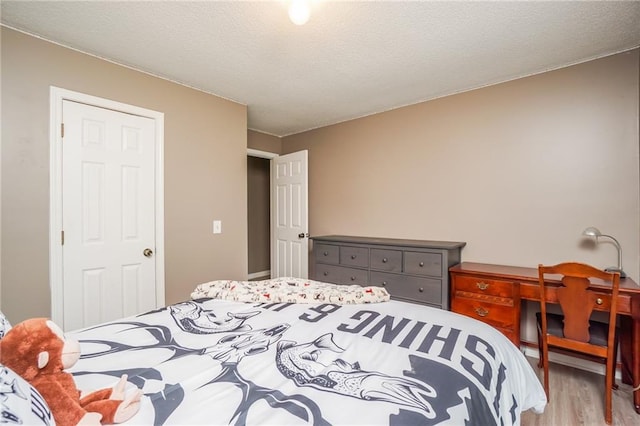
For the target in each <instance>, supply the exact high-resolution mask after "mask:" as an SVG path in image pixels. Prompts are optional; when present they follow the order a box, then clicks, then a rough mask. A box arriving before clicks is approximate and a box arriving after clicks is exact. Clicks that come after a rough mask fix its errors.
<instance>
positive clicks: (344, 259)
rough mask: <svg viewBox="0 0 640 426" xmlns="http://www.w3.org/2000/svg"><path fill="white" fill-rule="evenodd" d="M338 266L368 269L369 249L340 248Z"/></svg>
mask: <svg viewBox="0 0 640 426" xmlns="http://www.w3.org/2000/svg"><path fill="white" fill-rule="evenodd" d="M340 264H341V265H348V266H359V267H361V268H367V267H369V249H368V248H366V247H352V246H342V247H340Z"/></svg>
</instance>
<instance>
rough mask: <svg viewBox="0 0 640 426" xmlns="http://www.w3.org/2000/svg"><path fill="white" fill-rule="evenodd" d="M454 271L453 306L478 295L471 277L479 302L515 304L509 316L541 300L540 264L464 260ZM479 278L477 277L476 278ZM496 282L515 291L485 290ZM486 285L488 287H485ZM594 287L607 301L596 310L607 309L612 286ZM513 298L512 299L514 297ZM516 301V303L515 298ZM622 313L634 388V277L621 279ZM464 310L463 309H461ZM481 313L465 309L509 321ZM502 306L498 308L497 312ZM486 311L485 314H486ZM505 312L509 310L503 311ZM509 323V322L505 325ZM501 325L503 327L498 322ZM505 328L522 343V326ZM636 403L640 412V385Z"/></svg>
mask: <svg viewBox="0 0 640 426" xmlns="http://www.w3.org/2000/svg"><path fill="white" fill-rule="evenodd" d="M449 272H450V273H451V307H452V310H456V309H454V308H455V307H456V306H463V304H460V303H458V302H457V301H456V298H458V300H461V299H467V300H469V299H470V298H473V297H474V294H470V293H469V286H468V283H469V282H471V281H470V280H473V279H477V280H478V282H477V285H476V286H475V287H477V289H478V290H476V295H477V300H478V301H479V303H485V304H486V303H494V302H495V303H496V304H497V305H498V306H500V307H501V308H502V310H503V312H504V307H505V306H512V309H511V310H510V311H508V312H509V313H508V315H507V316H508V317H509V318H512V315H515V317H516V318H517V319H518V325H519V319H520V300H532V301H539V300H540V287H539V284H538V268H537V267H536V268H523V267H516V266H504V265H491V264H485V263H471V262H463V263H460V264H458V265H455V266H452V267H451V268H450V269H449ZM473 282H475V281H473ZM493 283H495V284H496V286H494V288H498V287H499V286H501V287H502V289H501V292H504V287H505V285H507V287H508V285H511V286H512V289H513V290H512V291H511V292H509V294H510V295H511V296H508V297H503V296H504V294H499V295H498V297H494V296H491V295H489V296H484V295H483V294H482V293H483V292H484V291H485V290H486V289H487V284H489V285H491V284H493ZM548 283H550V284H554V283H557V284H558V285H559V284H560V281H559V277H558V280H554V279H553V278H551V279H549V280H548ZM482 287H484V288H485V289H484V290H483V289H481V288H482ZM591 288H593V289H596V290H598V291H601V292H602V294H601V298H602V300H603V304H602V305H599V306H596V308H595V309H596V310H601V311H607V310H608V309H609V307H610V306H611V303H613V301H612V300H611V286H608V285H607V284H606V283H604V282H603V283H600V284H594V285H592V286H591ZM510 299H511V300H512V301H510ZM513 301H515V303H514V302H513ZM547 301H548V302H551V303H557V297H556V292H555V290H554V289H549V291H547ZM616 303H617V304H618V313H619V314H620V317H619V321H618V322H619V324H620V360H621V362H622V371H621V373H622V382H623V383H626V384H631V385H632V386H633V387H634V388H635V387H638V386H639V385H640V286H638V284H636V283H635V282H634V281H633V280H632V279H631V278H624V279H621V280H620V291H619V294H618V300H617V301H616ZM459 310H461V311H462V309H459ZM477 311H478V312H479V315H476V316H474V315H475V313H476V311H473V312H471V314H470V313H469V312H468V311H466V312H461V313H464V314H466V315H469V316H472V317H475V318H476V319H479V320H481V321H485V322H489V323H492V322H493V323H494V324H495V323H497V324H498V325H502V324H508V323H509V321H508V318H507V319H505V320H502V319H501V318H496V319H493V320H485V319H484V318H485V317H487V316H488V315H487V313H486V312H487V311H488V309H483V308H480V309H478V310H477ZM497 311H499V310H496V312H497ZM482 314H484V315H482ZM501 315H505V314H501ZM504 327H506V326H504ZM497 328H499V329H503V327H500V326H498V327H497ZM503 332H504V333H505V334H506V335H507V337H509V338H510V339H511V340H512V341H513V342H514V343H515V344H516V345H519V344H520V333H519V330H518V331H517V332H514V330H506V331H504V330H503ZM633 403H634V405H635V409H636V412H637V413H638V414H640V389H639V390H636V391H635V392H634V393H633Z"/></svg>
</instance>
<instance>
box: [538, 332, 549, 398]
mask: <svg viewBox="0 0 640 426" xmlns="http://www.w3.org/2000/svg"><path fill="white" fill-rule="evenodd" d="M540 360H541V362H542V368H543V371H544V393H545V394H546V395H547V402H549V401H551V400H550V399H549V348H548V347H547V345H546V342H543V343H542V351H541V352H540Z"/></svg>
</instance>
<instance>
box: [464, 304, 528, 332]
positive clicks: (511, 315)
mask: <svg viewBox="0 0 640 426" xmlns="http://www.w3.org/2000/svg"><path fill="white" fill-rule="evenodd" d="M451 310H452V311H453V312H456V313H459V314H462V315H466V316H468V317H471V318H474V319H477V320H479V321H482V322H484V323H487V324H489V325H491V326H493V327H496V328H500V329H508V330H514V329H515V327H516V326H517V327H520V324H519V322H518V318H519V314H518V310H517V309H516V308H515V306H514V304H513V300H511V299H507V300H505V303H504V304H502V303H493V302H491V301H487V300H480V299H471V298H464V297H454V298H453V300H452V301H451Z"/></svg>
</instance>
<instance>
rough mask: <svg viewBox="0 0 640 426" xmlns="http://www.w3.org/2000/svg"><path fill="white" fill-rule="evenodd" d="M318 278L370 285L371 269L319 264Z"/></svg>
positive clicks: (316, 273)
mask: <svg viewBox="0 0 640 426" xmlns="http://www.w3.org/2000/svg"><path fill="white" fill-rule="evenodd" d="M315 276H316V280H318V281H324V282H329V283H335V284H358V285H361V286H368V285H369V271H367V270H366V269H355V268H347V267H344V266H334V265H324V264H320V263H319V264H317V265H316V271H315Z"/></svg>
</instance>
